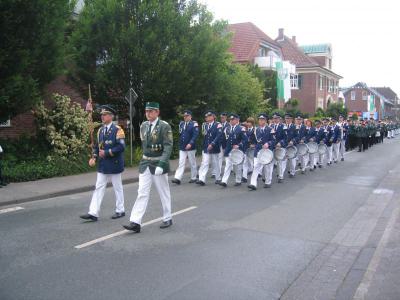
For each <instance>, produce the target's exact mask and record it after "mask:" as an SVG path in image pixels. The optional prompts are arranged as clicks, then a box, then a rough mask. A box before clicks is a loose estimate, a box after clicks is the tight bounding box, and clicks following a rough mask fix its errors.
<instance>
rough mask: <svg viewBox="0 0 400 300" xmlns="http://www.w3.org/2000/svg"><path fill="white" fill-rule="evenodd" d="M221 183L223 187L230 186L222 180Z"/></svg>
mask: <svg viewBox="0 0 400 300" xmlns="http://www.w3.org/2000/svg"><path fill="white" fill-rule="evenodd" d="M219 185H220V186H222V187H227V186H228V185H227V184H226V183H225V182H221V183H220V184H219Z"/></svg>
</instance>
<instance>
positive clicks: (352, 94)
mask: <svg viewBox="0 0 400 300" xmlns="http://www.w3.org/2000/svg"><path fill="white" fill-rule="evenodd" d="M351 100H356V91H351Z"/></svg>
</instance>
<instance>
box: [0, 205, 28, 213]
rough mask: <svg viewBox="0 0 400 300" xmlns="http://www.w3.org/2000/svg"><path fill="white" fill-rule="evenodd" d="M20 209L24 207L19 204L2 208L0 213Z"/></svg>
mask: <svg viewBox="0 0 400 300" xmlns="http://www.w3.org/2000/svg"><path fill="white" fill-rule="evenodd" d="M21 209H24V208H23V207H21V206H15V207H9V208H4V209H0V214H5V213H8V212H12V211H17V210H21Z"/></svg>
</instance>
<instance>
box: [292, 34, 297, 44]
mask: <svg viewBox="0 0 400 300" xmlns="http://www.w3.org/2000/svg"><path fill="white" fill-rule="evenodd" d="M292 41H293V42H294V43H295V44H297V42H296V36H295V35H293V36H292Z"/></svg>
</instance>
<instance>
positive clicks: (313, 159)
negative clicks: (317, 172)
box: [309, 152, 319, 168]
mask: <svg viewBox="0 0 400 300" xmlns="http://www.w3.org/2000/svg"><path fill="white" fill-rule="evenodd" d="M318 158H319V156H318V152H317V153H312V154H311V153H310V154H309V161H310V168H314V166H316V165H317V164H318Z"/></svg>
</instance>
